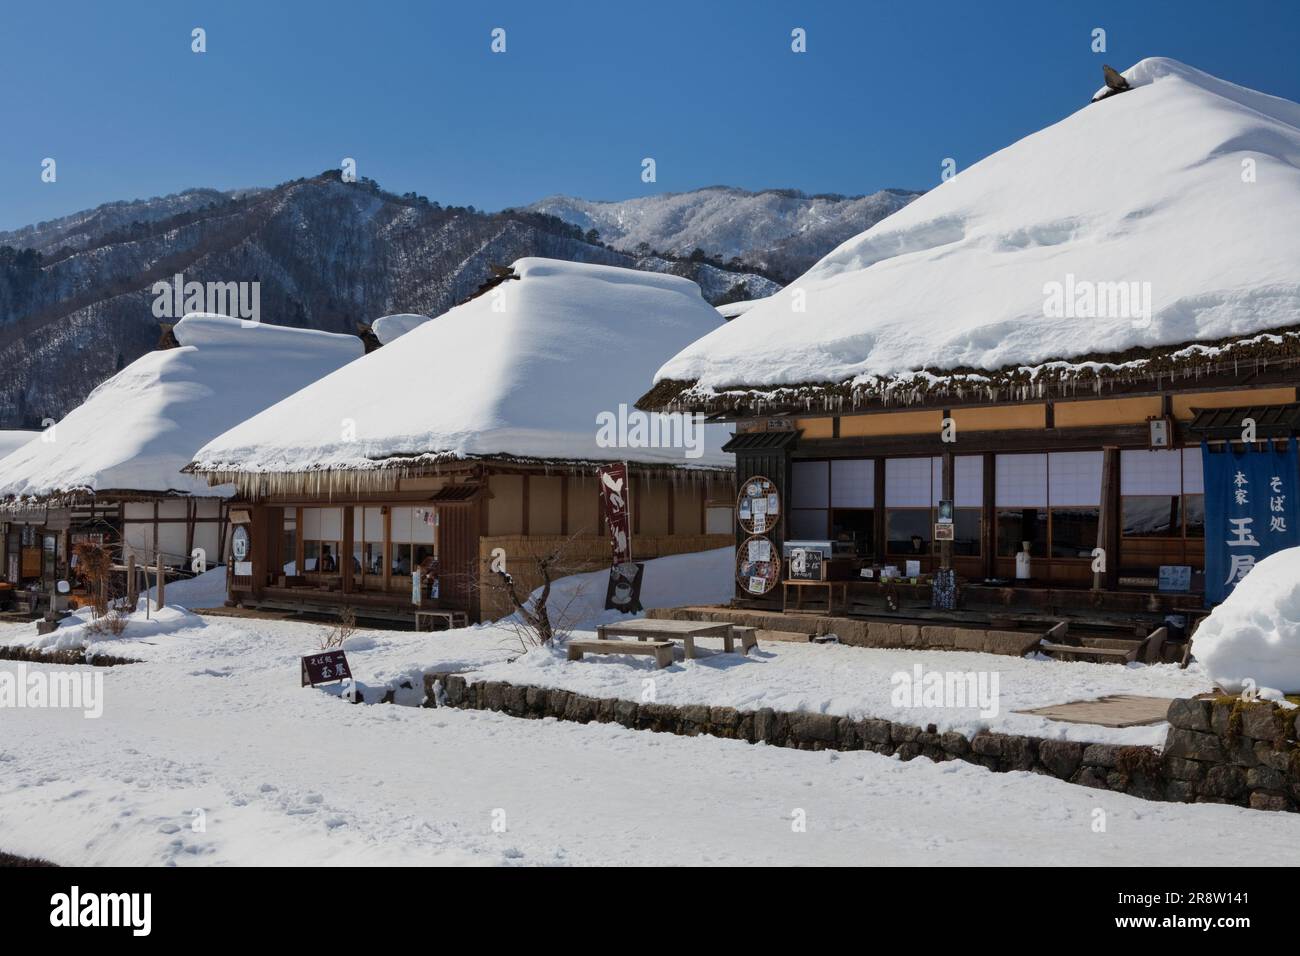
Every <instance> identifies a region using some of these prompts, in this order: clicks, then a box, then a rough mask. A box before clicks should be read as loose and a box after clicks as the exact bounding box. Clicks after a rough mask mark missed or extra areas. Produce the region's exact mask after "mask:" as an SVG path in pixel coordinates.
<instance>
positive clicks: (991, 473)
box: [980, 451, 998, 578]
mask: <svg viewBox="0 0 1300 956" xmlns="http://www.w3.org/2000/svg"><path fill="white" fill-rule="evenodd" d="M997 502H998V459H997V455H996V454H994V453H993V452H991V451H990V452H985V453H984V523H983V526H982V527H981V529H980V530H981V534H982V540H981V541H980V550H982V551H983V552H984V576H985V577H986V578H995V577H997V576H998V574H997V571H998V507H997Z"/></svg>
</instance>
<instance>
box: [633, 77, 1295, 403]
mask: <svg viewBox="0 0 1300 956" xmlns="http://www.w3.org/2000/svg"><path fill="white" fill-rule="evenodd" d="M1125 76H1126V77H1127V79H1128V81H1129V83H1130V84H1132V87H1133V89H1132V90H1131V91H1128V92H1124V93H1121V94H1119V95H1115V96H1111V97H1109V98H1107V99H1104V100H1101V101H1100V102H1096V103H1092V104H1090V105H1087V106H1084V107H1082V108H1081V109H1080V110H1078V111H1077V112H1075V113H1073V114H1072V115H1070V116H1068V117H1066V118H1065V119H1063V120H1061V121H1060V122H1058V123H1056V124H1055V125H1053V126H1050V127H1048V128H1046V129H1043V130H1040V131H1039V132H1037V133H1034V134H1032V135H1030V136H1027V137H1025V138H1024V139H1022V140H1020V141H1019V142H1017V143H1014V144H1013V145H1011V146H1008V147H1007V148H1005V149H1003V150H1001V151H1000V152H997V153H995V154H993V155H992V156H989V157H988V158H986V159H984V160H982V161H981V162H978V163H976V164H975V165H973V166H971V167H969V168H968V169H965V170H962V171H960V172H959V173H958V174H957V175H956V176H955V177H953V178H951V179H950V180H948V181H947V182H944V183H942V184H941V185H939V186H937V187H936V188H935V189H933V190H931V191H930V192H929V193H927V194H926V195H924V196H922V197H921V198H920V199H917V200H916V201H915V202H913V203H912V204H910V205H908V206H906V207H905V208H903V209H901V210H899V211H898V212H896V213H894V214H893V215H892V216H890V217H888V218H887V219H884V220H883V221H881V222H880V223H878V224H877V225H875V226H874V227H872V228H871V229H869V230H867V231H866V232H864V233H862V234H861V235H859V236H856V237H854V238H853V239H850V240H848V241H847V242H845V243H843V244H842V245H840V246H839V247H838V248H836V249H835V250H833V251H832V252H830V253H829V254H828V255H827V256H826V257H825V258H823V259H822V260H821V261H820V262H818V263H817V264H816V265H815V266H814V267H813V268H812V269H811V270H809V271H808V272H807V273H806V274H805V275H804V276H802V277H801V278H799V279H798V280H796V281H795V282H793V283H791V284H790V285H789V286H787V287H786V288H785V289H783V290H782V291H781V292H779V293H777V294H776V295H774V296H772V297H770V298H768V299H765V300H763V301H762V302H759V303H758V304H757V305H755V306H754V307H753V308H752V309H750V310H749V311H747V312H746V313H745V316H744V321H743V322H731V323H728V324H727V325H725V326H723V327H722V328H719V329H718V330H716V331H715V332H713V333H712V334H710V335H708V336H705V337H704V338H703V339H701V340H700V341H698V342H695V343H693V344H691V345H690V346H688V347H687V348H685V349H683V350H682V351H681V352H680V353H678V354H677V355H676V356H674V357H673V358H672V359H670V360H669V361H668V362H667V363H665V364H664V365H663V367H662V368H660V369H659V371H658V373H657V374H656V376H655V387H654V389H653V390H652V391H651V392H650V393H649V394H647V395H646V396H644V397H643V398H642V404H643V406H644V407H648V408H671V407H690V408H698V409H704V410H723V411H725V410H730V409H736V408H739V407H749V408H760V409H761V408H764V407H766V408H768V409H773V410H774V409H778V408H781V407H800V405H802V407H805V408H815V407H822V408H831V407H834V408H842V409H849V408H854V407H859V406H869V405H879V404H888V403H891V402H908V401H918V400H921V399H923V398H925V397H926V396H929V397H930V400H933V399H934V396H935V395H936V394H942V395H943V396H945V397H951V398H956V399H960V398H961V397H962V396H963V394H964V395H967V396H969V395H972V394H975V395H977V394H979V393H980V391H981V390H983V391H985V392H988V391H990V390H992V389H995V388H1001V389H1003V393H1002V394H1003V397H1005V396H1006V395H1007V394H1008V393H1009V392H1008V390H1009V389H1010V387H1012V386H1020V387H1021V388H1022V389H1023V391H1024V393H1025V394H1033V393H1034V390H1035V389H1040V390H1041V389H1042V388H1043V386H1044V383H1048V382H1054V383H1057V384H1058V385H1060V384H1061V383H1067V382H1075V383H1081V385H1080V387H1083V388H1101V387H1104V385H1103V384H1102V383H1104V382H1105V381H1107V380H1110V381H1116V380H1124V379H1126V380H1130V381H1131V380H1132V379H1133V378H1134V377H1148V378H1149V377H1154V376H1156V375H1178V374H1189V375H1190V374H1199V373H1203V372H1204V371H1205V370H1206V369H1207V368H1208V367H1210V366H1213V365H1215V364H1216V363H1218V364H1219V365H1220V366H1223V365H1227V368H1228V369H1229V371H1230V370H1231V368H1232V366H1231V365H1230V364H1229V363H1228V362H1226V361H1225V359H1228V358H1234V359H1245V360H1247V361H1252V360H1255V361H1258V360H1260V359H1261V357H1265V356H1267V357H1270V358H1271V359H1273V360H1276V359H1277V358H1279V357H1287V358H1288V359H1290V360H1294V359H1295V358H1296V357H1297V356H1298V355H1300V336H1298V335H1296V334H1293V333H1294V327H1297V326H1300V228H1297V226H1296V223H1297V222H1300V105H1297V104H1295V103H1292V102H1290V101H1289V100H1284V99H1278V98H1276V97H1272V96H1267V95H1265V94H1263V93H1258V92H1255V91H1253V90H1249V89H1246V88H1244V87H1241V86H1236V85H1234V84H1232V83H1228V82H1225V81H1223V80H1219V79H1216V78H1215V77H1212V76H1209V75H1207V74H1205V73H1202V72H1200V71H1198V70H1195V69H1193V68H1191V67H1188V66H1185V65H1183V64H1181V63H1178V62H1176V61H1174V60H1168V59H1147V60H1143V61H1142V62H1140V63H1138V64H1137V65H1136V66H1134V67H1132V68H1131V69H1129V70H1128V71H1127V72H1126V73H1125ZM1103 283H1107V284H1110V283H1136V284H1137V286H1136V287H1135V288H1136V291H1137V292H1138V294H1139V296H1140V295H1142V294H1144V290H1149V293H1150V314H1149V316H1148V315H1144V314H1141V312H1140V311H1139V310H1138V309H1136V308H1134V307H1132V306H1130V308H1129V310H1128V311H1127V312H1125V313H1123V314H1118V315H1097V314H1096V312H1097V311H1102V310H1101V309H1098V308H1096V307H1094V312H1093V314H1092V315H1082V316H1078V317H1075V315H1076V313H1073V312H1069V311H1064V312H1063V310H1057V309H1055V308H1054V304H1053V302H1052V298H1053V289H1056V290H1060V289H1062V288H1064V289H1075V290H1082V289H1083V287H1084V286H1085V285H1087V286H1091V287H1092V288H1093V290H1094V291H1097V292H1100V293H1103V294H1105V295H1106V296H1109V294H1110V290H1112V289H1114V288H1116V287H1114V286H1103V285H1102V284H1103ZM1054 284H1055V285H1054ZM1133 288H1134V287H1132V286H1130V289H1133ZM1080 294H1082V293H1080ZM1075 301H1078V300H1077V299H1076V300H1075ZM1079 304H1081V305H1085V308H1086V304H1085V303H1082V302H1080V303H1079ZM1067 316H1069V317H1067ZM1264 332H1285V333H1292V334H1278V335H1270V336H1265V337H1263V338H1260V339H1256V340H1253V341H1241V340H1243V339H1249V337H1251V336H1255V335H1257V334H1258V333H1264ZM1198 343H1199V344H1200V345H1204V346H1205V347H1204V348H1202V347H1199V345H1198ZM989 397H993V396H992V395H990V396H989Z"/></svg>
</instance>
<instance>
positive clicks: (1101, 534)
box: [640, 355, 1300, 618]
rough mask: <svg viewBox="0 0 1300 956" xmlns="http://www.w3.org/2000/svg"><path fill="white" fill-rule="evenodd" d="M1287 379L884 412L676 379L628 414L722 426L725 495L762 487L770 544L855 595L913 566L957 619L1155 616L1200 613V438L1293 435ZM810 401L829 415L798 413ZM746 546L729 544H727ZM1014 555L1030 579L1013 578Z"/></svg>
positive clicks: (922, 399)
mask: <svg viewBox="0 0 1300 956" xmlns="http://www.w3.org/2000/svg"><path fill="white" fill-rule="evenodd" d="M1225 364H1226V363H1225ZM1251 366H1253V367H1251ZM1297 381H1300V374H1297V370H1296V359H1295V358H1294V357H1293V356H1290V355H1288V356H1286V357H1278V358H1276V359H1275V360H1273V361H1271V362H1269V363H1267V365H1265V364H1263V363H1258V362H1252V363H1250V365H1247V364H1246V363H1243V364H1242V365H1241V366H1240V367H1239V368H1236V369H1234V370H1233V372H1232V373H1231V374H1229V375H1222V374H1220V375H1214V374H1202V375H1199V376H1180V377H1179V378H1178V379H1173V380H1171V378H1170V377H1169V376H1165V381H1163V382H1157V381H1152V382H1150V383H1143V382H1140V381H1138V382H1132V383H1127V384H1125V385H1123V386H1117V385H1116V383H1115V382H1113V381H1110V382H1107V383H1105V384H1106V387H1105V388H1100V387H1098V388H1096V389H1095V393H1094V394H1093V395H1090V396H1081V395H1079V394H1077V393H1078V391H1080V390H1079V389H1077V387H1074V386H1071V387H1067V388H1061V387H1052V386H1051V385H1043V386H1040V387H1038V388H1036V389H1034V390H1033V391H1034V392H1036V393H1037V394H1031V395H1025V394H1023V390H1022V392H1021V394H1019V395H1014V394H1007V393H1005V392H1004V393H1003V394H1002V395H996V394H994V395H985V396H981V397H984V398H993V399H995V400H994V401H986V402H980V401H978V400H972V399H973V398H974V396H972V395H970V394H969V392H967V393H966V394H960V391H961V390H960V389H957V388H953V389H944V388H942V387H941V388H936V389H935V393H936V394H934V395H933V396H925V395H917V396H912V398H913V400H912V401H910V402H895V403H893V404H892V405H886V404H884V403H883V402H880V401H879V400H876V401H874V402H872V401H862V402H860V403H855V402H853V401H844V400H843V396H842V395H835V396H833V398H834V401H833V402H832V401H830V400H826V399H827V398H828V396H827V394H826V393H822V394H821V395H819V396H818V399H819V400H820V401H809V400H808V399H809V396H808V395H803V396H799V399H798V400H790V399H789V398H787V399H786V400H785V401H782V400H780V399H778V400H775V401H774V400H773V399H772V397H771V396H770V395H768V396H764V399H763V400H759V399H758V396H757V395H753V394H750V395H746V394H744V390H742V389H737V393H738V394H739V395H740V398H739V399H738V400H737V399H735V397H734V396H729V399H730V400H731V401H734V402H735V404H733V405H732V406H731V407H730V408H727V409H721V408H719V407H718V404H717V403H716V400H715V399H713V398H712V397H710V398H709V399H698V398H695V397H693V396H692V395H691V393H690V390H689V388H682V387H681V386H682V383H670V386H669V388H667V389H665V388H664V387H663V385H662V383H661V386H660V387H658V389H657V390H656V392H652V393H650V394H649V395H647V396H646V397H644V398H643V399H642V401H641V403H640V404H641V407H649V408H658V409H663V408H672V409H683V408H686V409H694V410H705V411H708V412H709V413H710V414H711V415H713V416H714V418H715V420H731V421H734V422H736V425H737V431H736V434H735V435H734V437H733V438H732V440H731V441H730V442H729V443H728V444H727V445H726V446H725V450H727V451H730V452H732V453H734V454H735V456H736V478H737V483H738V485H743V483H744V482H746V481H747V480H749V479H751V478H753V477H758V476H761V477H766V478H769V479H771V480H772V481H773V482H774V483H775V485H776V486H777V489H778V491H779V493H780V495H781V500H782V502H783V505H782V508H783V513H782V517H781V520H780V521H779V522H778V524H777V526H776V527H774V528H771V529H770V530H769V537H770V538H771V539H772V540H773V543H774V545H775V546H776V547H777V548H778V549H779V548H780V547H781V545H782V544H783V542H785V541H787V540H812V541H830V542H832V545H833V547H834V553H835V559H834V560H833V561H832V562H831V570H830V576H831V577H833V578H840V579H842V580H845V581H853V582H855V584H854V585H852V586H851V587H852V589H853V590H854V591H855V593H857V594H860V595H862V596H863V599H864V600H869V596H870V595H873V594H874V595H875V596H877V597H880V596H881V594H882V592H883V591H884V590H886V589H885V586H884V585H882V584H880V583H879V582H880V572H881V570H882V569H883V568H888V567H893V568H897V569H899V572H900V574H903V573H905V572H904V570H903V569H905V568H906V566H907V562H909V561H910V562H916V565H914V567H915V566H917V565H919V569H920V572H921V575H922V576H925V575H929V574H930V573H932V572H933V571H935V570H936V569H938V568H940V567H941V566H944V564H945V562H947V566H949V567H951V568H953V569H954V570H955V571H956V573H957V575H958V579H959V581H960V582H961V585H962V594H963V599H962V606H964V607H967V608H972V607H975V608H978V607H981V606H987V607H1015V608H1017V609H1020V610H1023V611H1026V612H1030V613H1032V612H1036V611H1037V612H1046V613H1058V614H1063V613H1069V612H1070V611H1071V610H1074V611H1078V612H1082V613H1090V612H1092V613H1097V614H1101V615H1103V616H1104V615H1106V614H1114V615H1134V614H1138V615H1143V614H1145V615H1150V616H1153V617H1157V618H1158V617H1160V616H1163V615H1166V614H1170V613H1187V612H1192V613H1194V612H1195V611H1198V610H1199V609H1201V608H1202V607H1203V606H1204V579H1203V572H1204V569H1205V563H1206V559H1205V534H1206V512H1205V489H1204V486H1203V463H1202V455H1203V450H1202V448H1203V445H1202V443H1203V442H1206V443H1207V445H1206V447H1207V448H1208V453H1210V454H1215V453H1218V452H1219V451H1221V450H1222V449H1223V447H1224V445H1225V443H1226V442H1232V443H1235V444H1236V446H1238V447H1239V446H1240V441H1241V439H1242V436H1243V435H1245V434H1247V432H1245V431H1244V430H1243V429H1244V428H1245V425H1246V424H1247V423H1253V425H1252V427H1253V428H1254V429H1255V431H1254V434H1255V437H1256V442H1257V445H1258V447H1263V443H1265V442H1280V441H1281V440H1284V439H1288V438H1291V437H1293V436H1295V435H1296V434H1297V432H1298V431H1300V404H1297V399H1298V396H1297V388H1296V382H1297ZM674 390H675V391H676V394H675V395H674V394H672V392H673V391H674ZM827 391H830V390H829V389H828V390H827ZM668 396H671V397H668ZM997 399H1000V400H997ZM819 403H820V404H823V405H827V406H831V407H832V408H833V407H835V406H839V408H838V412H839V413H837V414H835V413H830V412H829V411H828V412H825V413H821V414H818V413H816V412H814V411H811V410H808V406H813V407H815V406H816V404H819ZM799 405H803V406H804V408H802V409H800V408H799V407H798V406H799ZM855 405H856V406H857V407H854V406H855ZM760 409H763V410H765V411H767V412H768V414H765V415H761V416H760V415H758V414H755V412H757V411H759V410H760ZM1279 447H1280V445H1279ZM944 500H948V501H951V502H952V506H953V514H952V519H953V520H952V540H951V541H950V542H949V541H936V540H935V528H936V523H937V519H938V509H939V506H940V502H941V501H944ZM746 537H747V535H746V533H745V532H743V531H738V532H737V539H736V540H737V543H738V544H741V543H743V541H744V540H745V539H746ZM1026 550H1027V551H1028V554H1029V559H1028V565H1029V569H1030V570H1029V574H1028V577H1022V578H1020V579H1018V578H1017V553H1018V552H1022V551H1026ZM1099 555H1101V556H1102V561H1098V560H1097V559H1098V556H1099ZM1021 561H1022V562H1023V561H1024V559H1021ZM1171 567H1172V568H1190V569H1191V581H1190V587H1189V588H1188V589H1187V590H1186V591H1183V592H1177V591H1171V590H1169V589H1166V588H1162V587H1161V586H1160V583H1159V575H1160V572H1161V568H1171ZM863 569H869V570H868V571H867V574H868V575H869V577H864V576H863ZM1023 570H1024V565H1023V564H1022V565H1021V573H1022V574H1023ZM783 573H785V572H783ZM903 586H904V587H906V585H905V584H904V585H903ZM779 595H780V592H779V590H776V591H773V592H771V593H769V594H766V595H764V596H756V595H754V594H751V593H749V592H748V591H747V590H746V588H745V586H744V583H743V582H742V581H740V580H739V579H738V580H737V584H736V600H737V602H738V603H739V604H741V605H745V606H755V607H772V606H774V605H779V604H780V600H779ZM913 596H914V597H915V596H920V591H918V592H917V593H916V594H915V595H913Z"/></svg>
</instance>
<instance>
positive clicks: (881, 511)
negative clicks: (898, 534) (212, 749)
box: [871, 458, 889, 564]
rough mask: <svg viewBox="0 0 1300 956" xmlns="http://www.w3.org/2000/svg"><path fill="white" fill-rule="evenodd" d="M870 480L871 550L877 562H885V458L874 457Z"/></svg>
mask: <svg viewBox="0 0 1300 956" xmlns="http://www.w3.org/2000/svg"><path fill="white" fill-rule="evenodd" d="M872 481H873V484H874V486H875V487H874V489H873V491H872V499H871V500H872V501H874V502H875V507H874V508H873V509H872V515H873V517H872V525H873V527H872V529H871V530H872V537H873V538H874V539H875V540H874V541H873V542H872V550H873V551H874V552H875V560H876V562H877V563H879V564H884V563H885V543H886V538H887V536H888V533H889V530H888V528H886V527H885V459H883V458H877V459H875V467H874V468H873V469H872Z"/></svg>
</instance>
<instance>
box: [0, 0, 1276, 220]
mask: <svg viewBox="0 0 1300 956" xmlns="http://www.w3.org/2000/svg"><path fill="white" fill-rule="evenodd" d="M4 19H5V23H4V26H3V29H0V64H3V71H4V75H5V78H6V80H5V87H6V89H5V93H4V96H3V104H4V105H3V107H2V109H3V130H4V134H3V137H0V228H13V227H15V226H19V225H24V224H26V223H29V222H34V221H37V220H40V219H48V218H52V217H54V216H58V215H63V214H66V213H69V212H73V211H76V210H78V209H83V208H86V207H89V206H93V205H96V204H98V203H100V202H106V201H111V200H115V199H131V198H139V197H148V196H154V195H162V194H165V193H170V192H175V191H177V190H180V189H184V188H187V187H191V186H212V187H216V188H222V189H225V188H233V187H238V186H250V185H259V186H262V185H273V184H275V183H278V182H282V181H284V180H286V179H293V178H296V177H298V176H305V175H313V174H315V173H318V172H320V171H321V170H324V169H326V168H331V167H334V168H336V167H337V166H338V164H339V162H340V160H341V159H342V158H343V157H354V158H355V159H356V160H357V164H358V173H359V174H360V175H363V176H369V177H371V178H373V179H375V180H377V181H378V182H379V183H380V184H381V185H382V186H383V187H385V188H386V189H390V190H393V191H395V192H399V193H400V192H406V191H408V190H414V191H416V192H419V193H423V194H424V195H427V196H429V197H430V198H431V199H435V200H438V201H440V202H444V203H455V204H458V205H464V204H471V205H474V206H476V207H479V208H482V209H499V208H502V207H504V206H509V205H516V204H523V203H527V202H530V201H532V200H535V199H538V198H541V197H542V196H546V195H549V194H553V193H570V194H575V195H579V196H584V197H587V198H593V199H620V198H626V197H630V196H639V195H646V194H649V193H654V192H666V191H678V190H684V189H692V188H695V187H699V186H704V185H710V184H716V183H726V184H730V185H737V186H743V187H747V188H754V189H757V188H765V187H793V188H797V189H802V190H805V191H807V192H841V193H861V192H871V191H874V190H876V189H879V188H882V187H886V186H899V187H912V188H928V187H929V186H932V185H934V184H935V183H937V182H938V180H939V175H940V172H941V168H940V164H941V163H942V161H943V159H944V158H945V157H953V158H954V159H956V160H957V163H958V166H959V167H965V166H967V165H970V164H971V163H972V162H974V161H976V160H978V159H980V158H981V157H983V156H986V155H988V154H989V153H990V152H993V151H995V150H997V149H999V148H1001V147H1002V146H1005V145H1007V144H1008V143H1011V142H1013V141H1014V140H1016V139H1018V138H1019V137H1021V136H1023V135H1025V134H1026V133H1029V132H1032V131H1033V130H1035V129H1038V128H1040V127H1042V126H1045V125H1047V124H1049V123H1051V122H1054V121H1055V120H1057V119H1059V118H1061V117H1062V116H1064V115H1066V114H1068V113H1069V112H1071V111H1073V110H1075V109H1077V108H1079V107H1080V106H1082V105H1083V104H1084V103H1086V102H1087V99H1088V97H1089V95H1090V94H1091V93H1092V91H1093V90H1094V89H1095V88H1096V87H1098V86H1099V85H1100V81H1101V64H1102V62H1107V63H1110V64H1111V65H1113V66H1115V67H1117V68H1119V69H1124V68H1127V67H1128V66H1130V65H1131V64H1132V63H1134V62H1135V61H1137V60H1139V59H1141V58H1142V57H1144V56H1152V55H1161V56H1172V57H1175V58H1177V59H1181V60H1184V61H1186V62H1188V63H1190V64H1192V65H1194V66H1197V67H1199V68H1201V69H1204V70H1207V71H1208V72H1211V73H1214V74H1216V75H1218V76H1221V77H1223V78H1225V79H1228V80H1232V81H1234V82H1237V83H1241V84H1243V85H1246V86H1251V87H1255V88H1257V89H1260V90H1263V91H1265V92H1268V93H1273V94H1275V95H1279V96H1285V97H1287V98H1289V99H1293V100H1300V53H1298V52H1297V50H1298V48H1300V3H1297V2H1294V0H1287V2H1283V0H1260V2H1257V3H1254V4H1251V5H1249V6H1248V7H1242V6H1237V5H1233V4H1227V3H1223V2H1201V0H1168V2H1160V0H1128V2H1124V3H1110V2H1087V3H1084V2H1066V0H1035V2H1030V0H1025V2H1000V3H998V2H987V3H986V2H979V3H976V2H974V0H968V2H966V3H955V2H947V0H925V2H917V3H900V2H891V3H882V2H875V0H858V2H836V3H831V2H812V0H804V2H802V3H777V2H762V0H748V2H732V0H720V2H703V0H693V2H677V0H650V2H645V3H628V2H622V0H605V2H601V3H596V2H586V0H581V2H580V0H573V2H559V0H552V2H545V0H532V2H526V3H492V2H461V3H444V2H395V0H394V2H389V0H371V2H366V3H359V2H334V0H318V2H314V3H297V2H284V3H275V2H271V0H262V2H260V3H259V2H245V0H206V2H196V0H165V2H164V0H160V2H147V0H146V2H130V0H122V2H112V3H105V2H102V0H86V2H67V3H14V2H11V3H7V4H6V9H5V16H4ZM196 26H200V27H203V28H204V29H205V30H206V31H207V42H208V52H206V53H204V54H201V55H200V54H195V53H192V52H191V50H190V42H191V41H190V31H191V30H192V29H193V28H194V27H196ZM494 27H503V28H504V29H505V30H506V45H507V51H506V53H505V54H493V53H492V52H490V49H489V44H490V39H491V37H490V32H491V30H492V29H493V28H494ZM795 27H802V28H804V29H805V30H806V31H807V37H808V41H807V45H808V52H807V53H805V54H794V53H792V52H791V50H790V31H791V30H792V29H793V28H795ZM1094 27H1102V28H1104V29H1105V30H1106V31H1107V52H1106V53H1104V54H1097V53H1094V52H1092V50H1091V48H1090V44H1091V31H1092V30H1093V28H1094ZM646 156H651V157H654V159H655V161H656V163H657V172H658V181H657V182H655V183H651V184H647V183H643V182H642V181H641V176H640V173H641V160H642V158H643V157H646ZM45 157H53V158H55V159H56V160H57V162H58V181H57V182H55V183H42V182H41V179H40V171H41V170H40V165H41V161H42V159H44V158H45Z"/></svg>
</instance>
